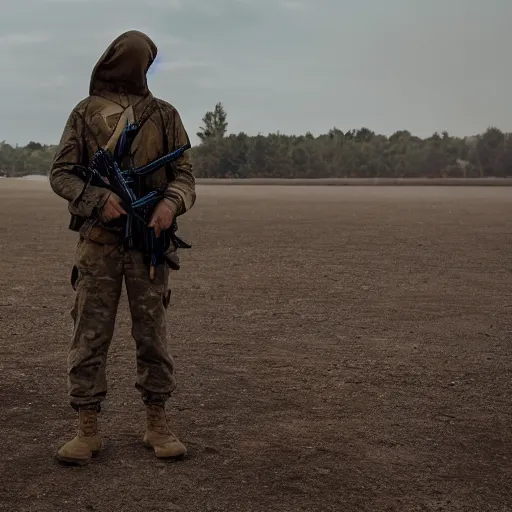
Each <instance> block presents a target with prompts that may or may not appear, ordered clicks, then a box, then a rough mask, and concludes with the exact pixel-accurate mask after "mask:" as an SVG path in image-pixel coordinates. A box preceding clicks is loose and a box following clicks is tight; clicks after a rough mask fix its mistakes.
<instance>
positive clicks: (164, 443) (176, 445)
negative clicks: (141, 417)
mask: <svg viewBox="0 0 512 512" xmlns="http://www.w3.org/2000/svg"><path fill="white" fill-rule="evenodd" d="M146 419H147V429H146V433H145V434H144V439H143V443H144V445H145V446H146V447H147V448H153V450H154V451H155V455H156V456H157V457H158V458H159V459H168V458H173V457H183V456H185V455H186V454H187V449H186V448H185V445H184V444H183V443H181V441H180V440H179V439H178V438H177V437H176V436H175V435H174V434H173V433H172V432H171V430H170V429H169V426H168V424H167V418H166V417H165V408H164V407H160V406H158V405H146Z"/></svg>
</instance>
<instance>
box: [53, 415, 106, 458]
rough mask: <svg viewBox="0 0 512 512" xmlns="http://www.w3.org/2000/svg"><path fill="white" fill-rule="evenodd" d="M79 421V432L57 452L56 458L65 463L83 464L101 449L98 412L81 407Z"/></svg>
mask: <svg viewBox="0 0 512 512" xmlns="http://www.w3.org/2000/svg"><path fill="white" fill-rule="evenodd" d="M78 422H79V425H78V434H77V435H76V436H75V437H74V438H73V439H71V441H68V442H67V443H66V444H65V445H64V446H63V447H62V448H61V449H60V450H59V451H58V452H57V455H56V458H57V460H58V461H59V462H61V463H63V464H73V465H78V466H83V465H85V464H87V463H88V462H89V460H90V459H91V457H93V456H95V455H97V454H98V453H99V451H100V450H101V438H100V436H99V434H98V412H97V411H96V410H93V409H80V410H79V412H78Z"/></svg>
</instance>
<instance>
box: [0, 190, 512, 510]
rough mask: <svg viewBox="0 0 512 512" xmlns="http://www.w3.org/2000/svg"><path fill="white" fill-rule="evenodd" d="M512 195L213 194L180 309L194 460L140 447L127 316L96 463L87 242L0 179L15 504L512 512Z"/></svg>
mask: <svg viewBox="0 0 512 512" xmlns="http://www.w3.org/2000/svg"><path fill="white" fill-rule="evenodd" d="M511 199H512V189H511V188H507V187H503V188H501V187H437V188H436V187H404V186H402V187H311V188H309V187H281V186H275V187H272V186H252V187H251V186H236V187H229V186H204V185H203V186H198V200H197V204H196V206H195V208H194V209H193V210H192V211H191V212H190V213H189V214H188V215H187V216H186V217H184V218H183V219H182V221H181V225H180V228H181V234H182V236H183V237H184V238H185V239H187V240H188V241H190V242H191V243H192V244H193V249H192V250H190V251H182V253H181V259H182V270H181V271H180V272H178V273H176V274H173V276H174V277H173V283H174V284H173V302H172V308H171V309H170V311H169V324H170V326H171V333H172V335H171V337H170V340H169V343H170V347H171V348H172V354H173V355H174V357H175V360H176V363H177V372H178V373H177V378H178V382H179V390H178V392H177V393H176V395H175V398H174V399H173V400H172V402H171V404H170V417H172V419H173V425H174V428H175V431H176V433H177V434H178V435H179V436H180V437H181V438H182V440H183V441H184V442H185V443H186V444H187V446H188V447H189V450H190V455H189V457H188V458H187V459H186V460H184V461H181V462H177V463H163V462H159V461H157V460H156V459H155V458H154V456H153V455H152V453H151V452H150V451H147V450H146V449H145V448H144V447H143V446H142V445H141V443H140V438H141V434H142V431H143V428H144V422H143V420H144V412H143V408H142V405H141V402H140V399H139V396H138V395H137V392H136V390H135V388H134V381H135V359H134V343H133V341H132V339H131V337H130V321H129V316H128V314H127V307H126V301H125V298H124V297H123V302H122V304H121V307H120V311H119V317H118V323H117V328H116V335H115V338H114V341H113V344H112V348H111V351H110V358H109V368H108V377H109V386H110V387H109V399H108V401H107V402H106V404H105V406H104V413H103V414H102V417H101V422H100V424H101V430H102V433H103V435H104V437H105V439H106V450H105V451H104V452H103V453H102V455H101V456H100V457H99V458H98V459H95V460H94V461H93V462H92V463H91V464H90V465H88V466H86V467H84V468H66V467H61V466H59V465H58V464H57V463H56V462H55V461H54V460H53V455H54V453H55V451H56V449H57V448H58V447H59V446H60V445H61V443H63V442H65V441H66V440H68V439H69V438H70V436H72V435H74V433H75V429H76V424H75V416H74V413H73V411H72V409H71V408H70V407H69V405H68V401H67V390H66V371H65V366H66V349H67V345H68V342H69V337H70V334H71V319H70V316H69V310H70V308H71V305H72V301H73V291H72V289H71V287H70V284H69V276H70V270H71V264H72V258H73V251H74V244H75V241H76V238H75V234H73V233H72V232H70V231H68V230H67V223H68V214H67V209H66V204H65V202H64V201H62V200H61V199H59V198H57V197H56V196H54V195H53V194H52V192H51V191H50V190H49V188H48V186H47V185H46V184H45V183H44V182H30V181H24V180H18V181H12V180H0V244H1V246H0V265H1V267H0V270H1V272H0V350H1V357H0V374H1V393H2V398H1V400H0V414H1V416H0V417H1V422H0V439H1V446H2V453H3V455H2V460H1V462H0V510H6V511H13V512H14V511H19V512H21V511H26V512H28V511H30V512H43V511H44V512H46V511H52V512H53V511H73V512H74V511H77V512H78V511H100V512H103V511H104V512H108V511H115V512H117V511H119V512H135V511H137V512H139V511H163V512H164V511H183V512H196V511H197V512H199V511H200V512H203V511H204V512H212V511H226V512H233V511H242V512H253V511H258V512H260V511H261V512H263V511H265V512H268V511H270V512H281V511H290V512H299V511H304V512H306V511H307V512H316V511H339V512H345V511H348V512H349V511H368V512H379V511H404V512H413V511H464V512H470V511H479V512H482V511H492V512H505V511H512V488H511V485H510V479H511V476H512V437H511V434H512V405H511V399H512V395H511V392H512V358H511V355H512V201H511Z"/></svg>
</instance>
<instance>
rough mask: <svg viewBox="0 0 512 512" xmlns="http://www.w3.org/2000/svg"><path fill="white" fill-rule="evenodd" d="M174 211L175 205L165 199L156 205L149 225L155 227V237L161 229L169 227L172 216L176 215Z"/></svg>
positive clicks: (172, 219) (175, 209)
mask: <svg viewBox="0 0 512 512" xmlns="http://www.w3.org/2000/svg"><path fill="white" fill-rule="evenodd" d="M176 211H177V208H176V206H174V204H173V203H171V202H170V201H166V200H165V199H163V200H162V201H160V202H159V203H158V204H157V205H156V208H155V211H154V213H153V217H152V218H151V222H150V223H149V227H150V228H154V229H155V235H156V237H157V238H158V237H159V236H160V233H161V232H162V231H165V230H166V229H169V228H170V227H171V225H172V223H173V221H174V217H175V216H176Z"/></svg>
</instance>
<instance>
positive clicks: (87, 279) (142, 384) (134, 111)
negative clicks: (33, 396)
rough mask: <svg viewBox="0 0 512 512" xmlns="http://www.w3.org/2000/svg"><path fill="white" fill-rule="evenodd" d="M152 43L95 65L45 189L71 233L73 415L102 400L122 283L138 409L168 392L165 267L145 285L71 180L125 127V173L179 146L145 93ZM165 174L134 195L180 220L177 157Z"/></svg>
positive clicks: (185, 200) (115, 232)
mask: <svg viewBox="0 0 512 512" xmlns="http://www.w3.org/2000/svg"><path fill="white" fill-rule="evenodd" d="M156 53H157V49H156V46H155V45H154V43H153V42H152V41H151V40H150V39H149V38H148V37H147V36H146V35H145V34H142V33H140V32H137V31H130V32H127V33H125V34H123V35H121V36H120V37H119V38H117V39H116V40H115V41H114V42H113V43H112V44H111V45H110V46H109V48H108V49H107V50H106V51H105V53H104V54H103V56H102V57H101V58H100V60H99V61H98V63H97V64H96V66H95V68H94V70H93V73H92V76H91V83H90V89H89V96H88V97H87V98H86V99H84V100H83V101H81V102H80V103H78V105H77V106H76V107H75V108H74V109H73V111H72V112H71V114H70V116H69V119H68V121H67V124H66V127H65V129H64V133H63V134H62V138H61V141H60V144H59V147H58V149H57V153H56V156H55V160H54V162H53V166H52V169H51V172H50V183H51V187H52V189H53V190H54V192H55V193H56V194H58V195H59V196H60V197H62V198H64V199H66V200H67V201H68V205H69V212H70V213H71V214H72V223H71V226H70V227H72V229H75V230H79V232H80V240H79V243H78V247H77V251H76V256H75V268H74V285H75V287H76V302H75V306H74V308H73V312H72V316H73V320H74V332H73V339H72V343H71V348H70V351H69V358H68V367H69V368H68V376H69V394H70V403H71V405H72V407H73V408H75V409H77V410H78V409H80V408H84V407H87V408H93V409H94V408H95V409H98V410H99V407H100V403H101V401H102V400H103V399H104V397H105V395H106V392H107V384H106V377H105V364H106V358H107V352H108V348H109V345H110V341H111V339H112V335H113V331H114V323H115V317H116V312H117V307H118V303H119V298H120V293H121V288H122V282H123V277H124V280H125V283H126V289H127V294H128V300H129V305H130V312H131V316H132V322H133V327H132V335H133V337H134V339H135V342H136V347H137V381H136V387H137V388H138V389H139V390H140V392H141V394H142V398H143V400H144V402H145V403H146V404H160V405H161V404H164V403H165V402H166V400H167V399H168V398H169V397H170V395H171V393H172V391H173V390H174V389H175V387H176V383H175V379H174V367H173V361H172V358H171V356H170V354H169V352H168V349H167V346H166V317H165V308H166V306H167V302H168V299H169V290H168V277H169V267H168V265H167V264H161V265H158V266H157V267H156V272H155V278H154V280H153V281H151V280H150V279H149V273H148V267H147V265H146V264H145V263H144V261H143V258H142V254H141V253H138V252H136V251H132V250H129V251H128V250H125V249H124V248H123V246H122V243H121V242H122V225H121V224H120V223H119V222H116V221H113V222H111V223H108V224H103V223H102V221H101V220H100V216H99V213H100V212H101V208H102V207H103V205H104V204H105V203H106V201H107V199H108V195H109V191H108V189H106V188H102V187H94V186H90V185H87V184H86V183H85V182H84V181H83V180H82V179H81V177H80V176H79V175H77V174H76V173H75V172H74V166H76V165H81V166H84V167H86V166H87V165H88V164H89V162H90V161H91V159H92V156H93V154H94V153H95V152H96V150H97V149H98V148H100V147H101V148H104V149H109V150H111V151H113V149H114V148H115V145H116V143H117V140H118V138H119V136H120V134H121V131H122V129H123V128H124V127H125V126H126V123H127V121H128V122H130V123H132V122H137V123H139V124H142V128H141V130H140V133H139V134H138V136H137V137H136V138H135V140H134V143H133V144H132V156H131V162H130V163H131V164H132V165H134V166H136V167H139V166H142V165H145V164H147V163H148V162H150V161H152V160H155V159H156V158H159V157H161V156H163V155H164V154H165V153H167V152H170V151H173V150H174V149H176V148H177V147H179V146H182V145H184V144H186V143H187V142H188V136H187V133H186V131H185V129H184V127H183V124H182V122H181V119H180V116H179V114H178V112H177V111H176V109H175V108H174V107H173V106H172V105H170V104H169V103H166V102H164V101H162V100H160V99H157V98H155V97H154V96H153V95H152V94H151V93H150V91H149V89H148V86H147V80H146V72H147V70H148V68H149V67H150V65H151V63H152V62H153V60H154V59H155V57H156ZM168 171H169V169H167V170H166V169H163V168H162V169H160V170H159V171H157V172H155V173H154V174H151V175H150V176H149V177H147V178H144V180H145V181H144V186H145V187H147V188H148V189H152V188H155V187H158V186H163V187H166V188H165V190H166V191H165V197H166V199H165V200H166V201H170V202H171V203H172V204H173V205H174V206H175V207H176V209H177V215H178V216H179V215H182V214H184V213H185V212H187V211H188V210H189V209H190V208H191V207H192V206H193V204H194V202H195V180H194V176H193V174H192V165H191V163H190V160H189V157H188V154H187V152H185V153H184V155H183V156H182V157H181V158H180V159H179V160H178V161H176V162H175V164H173V166H172V177H173V179H172V180H169V173H168Z"/></svg>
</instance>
